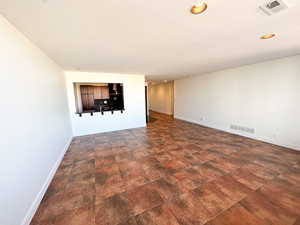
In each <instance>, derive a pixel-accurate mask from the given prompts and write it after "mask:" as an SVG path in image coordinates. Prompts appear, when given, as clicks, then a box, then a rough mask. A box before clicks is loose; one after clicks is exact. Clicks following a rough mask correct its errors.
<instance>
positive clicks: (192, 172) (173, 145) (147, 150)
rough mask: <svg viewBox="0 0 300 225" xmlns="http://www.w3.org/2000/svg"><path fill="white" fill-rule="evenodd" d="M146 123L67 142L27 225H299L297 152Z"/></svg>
mask: <svg viewBox="0 0 300 225" xmlns="http://www.w3.org/2000/svg"><path fill="white" fill-rule="evenodd" d="M151 117H152V118H153V119H151V120H150V123H149V124H148V127H147V128H138V129H131V130H123V131H117V132H110V133H102V134H96V135H89V136H82V137H76V138H74V140H73V142H72V144H71V146H70V148H69V150H68V152H67V154H66V155H65V157H64V160H63V162H62V164H61V165H60V168H59V170H58V171H57V173H56V175H55V178H54V179H53V182H52V183H51V185H50V187H49V188H48V191H47V193H46V195H45V197H44V199H43V201H42V204H41V205H40V207H39V210H38V212H37V213H36V215H35V217H34V219H33V221H32V223H31V225H202V224H207V225H240V224H244V225H299V224H300V219H299V217H300V208H299V205H300V152H297V151H293V150H289V149H286V148H283V147H279V146H275V145H271V144H266V143H263V142H259V141H256V140H252V139H248V138H244V137H240V136H236V135H232V134H229V133H225V132H222V131H218V130H215V129H210V128H206V127H201V126H198V125H194V124H191V123H187V122H184V121H179V120H174V119H172V118H171V117H169V116H165V115H163V114H159V113H152V115H151Z"/></svg>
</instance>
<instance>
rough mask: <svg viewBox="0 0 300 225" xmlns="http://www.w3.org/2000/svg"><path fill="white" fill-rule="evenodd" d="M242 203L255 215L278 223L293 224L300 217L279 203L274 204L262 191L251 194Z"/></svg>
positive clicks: (282, 224)
mask: <svg viewBox="0 0 300 225" xmlns="http://www.w3.org/2000/svg"><path fill="white" fill-rule="evenodd" d="M240 204H241V205H242V206H244V207H245V208H246V209H247V210H248V211H249V212H251V213H252V214H253V215H256V216H257V217H259V218H261V219H264V220H266V221H269V222H270V223H272V224H276V225H293V224H294V223H295V221H296V219H297V217H298V216H297V215H296V214H293V213H290V212H289V211H287V210H285V209H283V208H282V207H280V206H279V205H276V204H273V203H272V202H271V201H269V200H268V198H266V196H264V195H262V194H261V193H260V192H254V193H252V194H250V195H249V196H248V197H247V198H245V199H243V200H242V201H241V202H240Z"/></svg>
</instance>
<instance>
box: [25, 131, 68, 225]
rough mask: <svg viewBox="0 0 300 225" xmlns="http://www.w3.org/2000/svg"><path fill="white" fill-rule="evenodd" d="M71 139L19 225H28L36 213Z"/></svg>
mask: <svg viewBox="0 0 300 225" xmlns="http://www.w3.org/2000/svg"><path fill="white" fill-rule="evenodd" d="M72 139H73V137H70V138H69V140H68V142H67V144H66V145H65V147H64V149H63V151H62V153H61V154H60V156H59V158H58V160H57V161H56V162H55V164H54V166H53V167H52V169H51V171H50V173H49V175H48V177H47V179H46V181H45V183H44V185H43V186H42V188H41V190H40V191H39V193H38V194H37V196H36V198H35V199H34V201H33V203H32V204H31V206H30V208H29V210H28V211H27V213H26V216H25V217H24V219H23V222H22V223H21V225H29V224H30V222H31V220H32V218H33V216H34V214H35V213H36V211H37V209H38V207H39V205H40V203H41V201H42V199H43V197H44V195H45V193H46V191H47V189H48V187H49V185H50V183H51V181H52V179H53V177H54V175H55V173H56V171H57V169H58V167H59V165H60V163H61V161H62V160H63V158H64V155H65V153H66V151H67V150H68V148H69V146H70V144H71V142H72Z"/></svg>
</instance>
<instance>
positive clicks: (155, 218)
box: [136, 205, 180, 225]
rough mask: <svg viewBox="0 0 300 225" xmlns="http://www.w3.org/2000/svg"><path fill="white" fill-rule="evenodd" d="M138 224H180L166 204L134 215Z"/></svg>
mask: <svg viewBox="0 0 300 225" xmlns="http://www.w3.org/2000/svg"><path fill="white" fill-rule="evenodd" d="M136 220H137V223H138V225H158V224H159V225H180V224H179V223H178V222H177V220H176V218H175V217H174V215H173V214H172V213H171V211H170V210H169V209H168V208H167V206H166V205H162V206H158V207H156V208H154V209H151V210H149V211H147V212H145V213H143V214H140V215H138V216H137V217H136Z"/></svg>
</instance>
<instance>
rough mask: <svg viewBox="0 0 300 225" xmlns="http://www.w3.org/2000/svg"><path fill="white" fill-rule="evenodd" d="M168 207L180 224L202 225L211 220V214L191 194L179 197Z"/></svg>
mask: <svg viewBox="0 0 300 225" xmlns="http://www.w3.org/2000/svg"><path fill="white" fill-rule="evenodd" d="M167 206H168V208H169V209H170V210H171V212H172V213H173V215H174V216H175V217H176V219H177V221H178V222H179V224H184V225H202V224H205V223H206V222H207V221H208V220H209V219H210V218H211V214H210V212H209V211H208V210H207V209H206V208H205V207H204V206H203V205H202V203H201V202H200V201H197V200H196V199H195V197H194V196H193V195H192V194H190V193H185V194H182V195H180V196H177V197H176V198H174V199H172V201H170V202H167Z"/></svg>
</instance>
